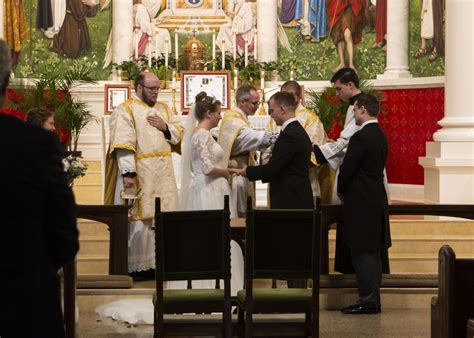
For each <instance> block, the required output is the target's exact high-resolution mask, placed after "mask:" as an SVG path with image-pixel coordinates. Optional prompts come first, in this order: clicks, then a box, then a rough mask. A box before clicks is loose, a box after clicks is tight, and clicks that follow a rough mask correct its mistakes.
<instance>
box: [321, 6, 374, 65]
mask: <svg viewBox="0 0 474 338" xmlns="http://www.w3.org/2000/svg"><path fill="white" fill-rule="evenodd" d="M326 6H327V14H328V26H329V31H330V32H331V38H332V40H333V42H334V44H335V45H336V48H337V55H338V56H339V64H338V65H337V66H336V67H335V68H334V69H333V72H337V71H338V70H339V69H342V68H344V67H346V60H345V56H344V53H345V52H347V55H348V65H347V66H349V67H350V68H352V69H354V70H355V69H356V68H355V65H354V45H356V44H358V43H359V42H360V41H361V40H362V28H363V27H364V19H365V0H327V1H326Z"/></svg>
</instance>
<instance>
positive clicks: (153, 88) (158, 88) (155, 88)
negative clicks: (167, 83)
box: [140, 84, 160, 92]
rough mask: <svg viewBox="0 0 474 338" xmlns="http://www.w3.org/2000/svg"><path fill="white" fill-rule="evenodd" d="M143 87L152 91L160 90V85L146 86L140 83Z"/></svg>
mask: <svg viewBox="0 0 474 338" xmlns="http://www.w3.org/2000/svg"><path fill="white" fill-rule="evenodd" d="M140 85H141V86H142V87H144V88H146V89H148V90H150V91H152V92H157V91H159V90H160V87H148V86H145V85H144V84H140Z"/></svg>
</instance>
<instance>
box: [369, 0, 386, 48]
mask: <svg viewBox="0 0 474 338" xmlns="http://www.w3.org/2000/svg"><path fill="white" fill-rule="evenodd" d="M371 1H373V2H374V3H375V43H374V44H373V45H372V48H377V47H382V48H383V49H384V50H387V47H386V44H387V40H386V35H387V0H371Z"/></svg>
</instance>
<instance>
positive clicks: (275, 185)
mask: <svg viewBox="0 0 474 338" xmlns="http://www.w3.org/2000/svg"><path fill="white" fill-rule="evenodd" d="M310 156H311V141H310V139H309V136H308V134H307V133H306V131H305V130H304V129H303V127H302V126H301V124H300V123H299V122H298V121H294V122H291V123H290V124H288V125H287V126H286V128H285V130H283V131H282V132H281V133H280V136H279V137H278V139H277V141H276V143H275V146H274V148H273V152H272V157H271V158H270V161H269V162H268V163H267V164H265V165H261V166H256V167H248V168H247V177H248V179H249V180H251V181H256V180H262V182H264V183H265V182H270V207H271V208H272V209H313V208H314V201H313V193H312V190H311V183H310V180H309V175H308V168H309V166H310Z"/></svg>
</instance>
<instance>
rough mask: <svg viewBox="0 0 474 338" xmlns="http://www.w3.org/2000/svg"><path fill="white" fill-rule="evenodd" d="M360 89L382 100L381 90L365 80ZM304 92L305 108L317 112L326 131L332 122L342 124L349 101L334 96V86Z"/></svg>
mask: <svg viewBox="0 0 474 338" xmlns="http://www.w3.org/2000/svg"><path fill="white" fill-rule="evenodd" d="M360 90H361V91H362V92H364V93H368V94H372V95H374V96H375V97H376V98H377V100H379V102H381V101H382V100H383V97H382V92H381V91H379V90H375V89H373V88H372V86H371V85H370V83H369V82H367V81H362V82H361V84H360ZM305 94H306V95H305V97H306V102H305V106H306V108H308V109H310V110H312V111H314V112H316V113H317V114H318V117H319V119H320V120H321V122H322V124H323V126H324V130H325V131H326V132H328V131H329V130H330V129H331V127H332V126H333V125H334V123H338V124H340V125H342V124H343V121H344V120H345V118H346V113H347V108H348V107H349V101H342V100H340V99H339V98H338V97H337V96H336V89H335V88H334V87H326V88H324V89H323V91H322V92H318V91H315V90H311V89H310V90H308V91H306V93H305ZM381 113H383V112H381Z"/></svg>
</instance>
